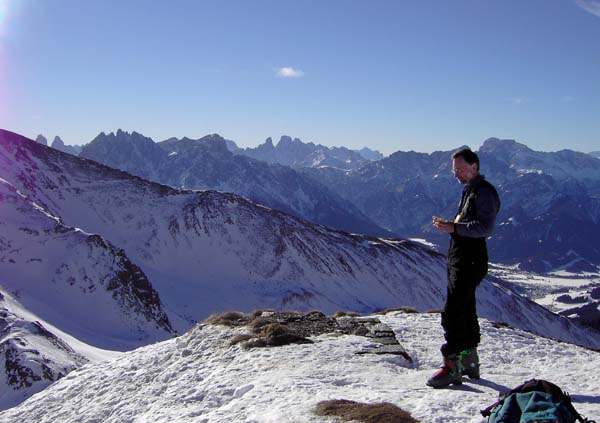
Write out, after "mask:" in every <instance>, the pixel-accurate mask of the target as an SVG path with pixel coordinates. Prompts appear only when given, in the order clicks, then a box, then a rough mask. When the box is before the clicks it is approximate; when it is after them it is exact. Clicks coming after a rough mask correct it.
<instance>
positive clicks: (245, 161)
mask: <svg viewBox="0 0 600 423" xmlns="http://www.w3.org/2000/svg"><path fill="white" fill-rule="evenodd" d="M80 157H84V158H87V159H92V160H95V161H97V162H99V163H103V164H105V165H107V166H110V167H113V168H116V169H121V170H124V171H127V172H129V173H131V174H132V175H136V176H140V177H142V178H145V179H148V180H151V181H155V182H159V183H162V184H165V185H170V186H172V187H180V188H191V189H213V190H219V191H226V192H235V193H236V194H239V195H243V196H244V197H246V198H249V199H251V200H253V201H256V202H257V203H260V204H264V205H266V206H269V207H272V208H274V209H278V210H281V211H284V212H287V213H291V214H294V215H296V216H298V217H302V218H304V219H307V220H310V221H312V222H315V223H319V224H322V225H325V226H329V227H333V228H336V229H343V230H345V231H348V232H355V233H367V234H371V235H381V236H390V235H392V233H391V232H389V231H386V230H385V229H382V228H381V227H379V226H378V225H376V224H374V223H373V222H372V221H371V220H370V219H369V218H367V217H366V216H365V215H364V214H363V213H362V212H360V211H359V210H358V209H357V208H356V207H355V206H354V205H353V204H352V203H351V202H349V201H347V200H344V199H343V198H341V197H340V196H339V195H338V194H337V193H336V191H335V190H331V189H330V188H327V187H325V186H324V185H322V184H321V183H320V182H319V181H317V180H314V179H313V178H310V177H308V176H306V175H303V174H301V173H299V172H297V171H295V170H293V169H291V168H290V167H288V166H282V165H279V164H268V163H265V162H262V161H259V160H255V159H252V158H249V157H246V156H244V155H235V154H233V153H232V152H231V151H229V149H228V148H227V144H226V140H225V139H223V138H222V137H220V136H219V135H208V136H206V137H203V138H200V139H198V140H192V139H189V138H183V139H175V138H171V139H169V140H166V141H163V142H159V143H155V142H154V141H152V139H150V138H148V137H145V136H143V135H141V134H138V133H136V132H133V133H128V132H124V131H121V130H119V131H117V132H116V133H110V134H104V133H102V134H100V135H98V136H97V137H96V138H95V139H94V140H93V141H92V142H91V143H89V144H87V145H86V146H84V148H83V150H82V152H81V154H80Z"/></svg>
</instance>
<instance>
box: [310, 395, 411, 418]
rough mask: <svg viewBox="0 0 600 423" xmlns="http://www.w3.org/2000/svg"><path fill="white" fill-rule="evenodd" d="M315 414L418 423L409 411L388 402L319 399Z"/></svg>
mask: <svg viewBox="0 0 600 423" xmlns="http://www.w3.org/2000/svg"><path fill="white" fill-rule="evenodd" d="M315 414H316V415H318V416H335V417H339V418H341V419H342V420H345V421H351V420H355V421H359V422H363V423H419V421H418V420H415V419H414V418H413V417H412V416H411V415H410V413H408V412H406V411H404V410H402V409H401V408H399V407H397V406H395V405H394V404H390V403H389V402H382V403H378V404H364V403H360V402H355V401H349V400H330V401H321V402H320V403H318V404H317V407H316V409H315Z"/></svg>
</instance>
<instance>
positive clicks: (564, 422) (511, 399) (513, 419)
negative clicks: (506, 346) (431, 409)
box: [481, 379, 595, 423]
mask: <svg viewBox="0 0 600 423" xmlns="http://www.w3.org/2000/svg"><path fill="white" fill-rule="evenodd" d="M481 414H482V415H483V416H484V417H488V423H575V422H577V421H579V422H581V423H595V422H594V421H593V420H588V419H586V418H584V417H581V415H580V414H579V413H578V412H577V411H576V410H575V407H573V404H572V403H571V397H570V396H569V394H567V393H566V392H563V391H562V389H560V388H559V387H558V386H556V385H555V384H553V383H551V382H548V381H546V380H538V379H531V380H528V381H527V382H525V383H523V384H522V385H519V386H517V387H516V388H514V389H513V390H511V391H510V392H508V393H506V394H502V395H501V396H500V399H499V400H498V401H496V402H495V403H494V404H492V405H490V406H489V407H487V408H486V409H485V410H481Z"/></svg>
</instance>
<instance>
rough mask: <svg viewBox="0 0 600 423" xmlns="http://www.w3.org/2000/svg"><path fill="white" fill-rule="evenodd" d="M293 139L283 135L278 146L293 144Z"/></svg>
mask: <svg viewBox="0 0 600 423" xmlns="http://www.w3.org/2000/svg"><path fill="white" fill-rule="evenodd" d="M292 142H293V141H292V137H290V136H289V135H282V136H281V138H279V142H278V143H277V146H278V147H279V146H283V145H286V144H292Z"/></svg>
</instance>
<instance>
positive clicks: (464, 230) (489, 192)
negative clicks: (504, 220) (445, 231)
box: [454, 187, 500, 238]
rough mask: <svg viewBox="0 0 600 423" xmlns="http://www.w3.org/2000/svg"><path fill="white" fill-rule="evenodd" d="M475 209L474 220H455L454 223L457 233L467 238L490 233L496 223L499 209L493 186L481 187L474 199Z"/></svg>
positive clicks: (496, 194)
mask: <svg viewBox="0 0 600 423" xmlns="http://www.w3.org/2000/svg"><path fill="white" fill-rule="evenodd" d="M475 207H476V210H477V213H476V217H475V219H474V220H471V221H467V222H457V223H455V225H454V228H455V231H456V233H457V234H458V235H460V236H464V237H467V238H484V237H488V236H490V235H492V232H493V231H494V225H495V224H496V215H497V214H498V210H500V199H499V198H498V193H497V192H496V190H495V189H494V188H493V187H481V188H480V189H479V190H478V191H477V197H476V199H475Z"/></svg>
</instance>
